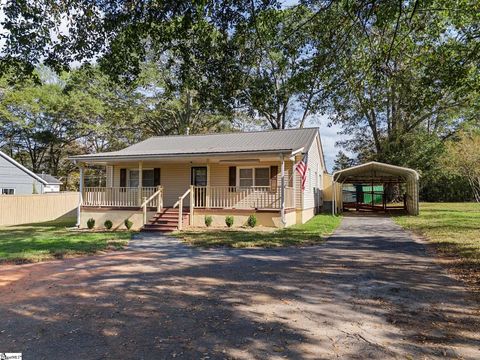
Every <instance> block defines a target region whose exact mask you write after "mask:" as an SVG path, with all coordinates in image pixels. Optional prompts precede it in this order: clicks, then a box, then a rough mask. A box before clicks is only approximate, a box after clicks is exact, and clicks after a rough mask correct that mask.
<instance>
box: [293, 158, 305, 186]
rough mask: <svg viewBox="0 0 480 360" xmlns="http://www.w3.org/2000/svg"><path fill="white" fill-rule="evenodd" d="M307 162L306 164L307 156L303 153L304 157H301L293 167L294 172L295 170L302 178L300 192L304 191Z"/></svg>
mask: <svg viewBox="0 0 480 360" xmlns="http://www.w3.org/2000/svg"><path fill="white" fill-rule="evenodd" d="M307 162H308V154H307V153H305V155H303V158H302V160H300V161H299V162H298V163H297V165H296V166H295V170H297V171H298V173H299V174H300V176H301V177H302V190H305V181H306V180H307V168H308V167H307Z"/></svg>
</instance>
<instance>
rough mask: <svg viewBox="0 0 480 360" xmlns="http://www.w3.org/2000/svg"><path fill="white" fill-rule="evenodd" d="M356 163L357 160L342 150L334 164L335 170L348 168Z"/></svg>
mask: <svg viewBox="0 0 480 360" xmlns="http://www.w3.org/2000/svg"><path fill="white" fill-rule="evenodd" d="M354 165H355V160H354V159H351V158H349V157H348V156H347V155H346V154H345V153H344V152H343V151H342V150H340V151H339V152H338V153H337V156H336V157H335V160H334V164H333V171H339V170H343V169H347V168H349V167H352V166H354Z"/></svg>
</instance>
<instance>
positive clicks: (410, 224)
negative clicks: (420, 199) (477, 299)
mask: <svg viewBox="0 0 480 360" xmlns="http://www.w3.org/2000/svg"><path fill="white" fill-rule="evenodd" d="M394 220H395V221H396V222H397V223H398V224H400V225H402V226H403V227H405V228H407V229H409V230H411V231H413V232H414V233H417V234H419V235H422V236H424V237H425V238H426V239H427V240H429V241H430V242H431V243H433V244H434V245H435V247H436V249H437V250H438V251H439V252H440V253H441V254H442V255H444V256H446V257H449V258H452V259H455V260H457V261H455V262H454V264H453V265H452V266H453V270H455V271H456V272H458V273H459V274H460V275H461V276H462V277H463V278H464V279H466V280H467V281H469V282H472V283H473V285H474V286H475V287H479V286H480V204H478V203H421V204H420V215H419V216H398V217H394Z"/></svg>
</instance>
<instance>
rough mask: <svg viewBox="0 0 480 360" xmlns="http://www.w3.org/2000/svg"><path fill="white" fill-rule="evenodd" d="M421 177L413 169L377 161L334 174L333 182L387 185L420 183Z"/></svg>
mask: <svg viewBox="0 0 480 360" xmlns="http://www.w3.org/2000/svg"><path fill="white" fill-rule="evenodd" d="M419 177H420V176H419V175H418V173H417V172H416V171H415V170H413V169H410V168H406V167H401V166H395V165H390V164H385V163H380V162H376V161H371V162H368V163H365V164H362V165H358V166H353V167H351V168H348V169H344V170H340V171H336V172H334V173H333V180H334V181H336V182H340V183H370V182H374V183H375V182H376V183H379V182H381V183H385V182H399V181H400V182H401V181H406V180H407V179H412V180H415V181H418V179H419Z"/></svg>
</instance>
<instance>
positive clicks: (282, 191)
mask: <svg viewBox="0 0 480 360" xmlns="http://www.w3.org/2000/svg"><path fill="white" fill-rule="evenodd" d="M280 159H281V160H282V165H281V167H280V169H281V178H280V180H281V187H280V218H281V219H282V224H283V226H285V225H286V224H287V222H286V220H285V158H284V156H283V154H280Z"/></svg>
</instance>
